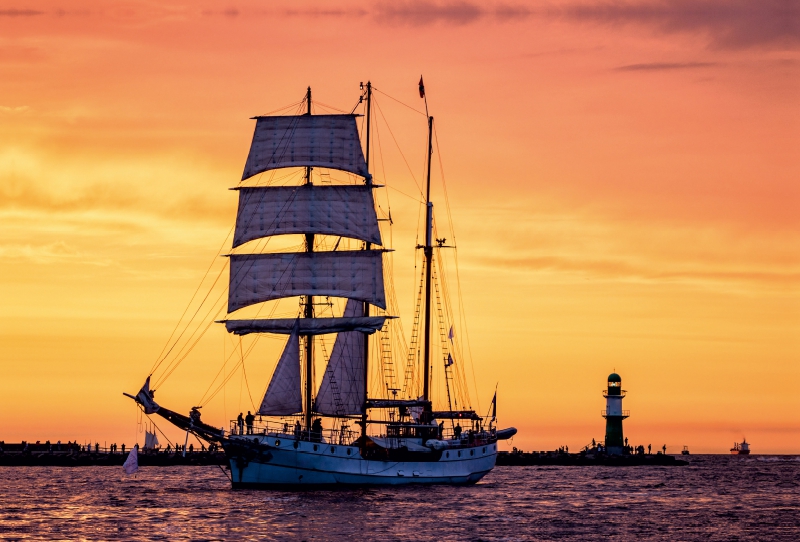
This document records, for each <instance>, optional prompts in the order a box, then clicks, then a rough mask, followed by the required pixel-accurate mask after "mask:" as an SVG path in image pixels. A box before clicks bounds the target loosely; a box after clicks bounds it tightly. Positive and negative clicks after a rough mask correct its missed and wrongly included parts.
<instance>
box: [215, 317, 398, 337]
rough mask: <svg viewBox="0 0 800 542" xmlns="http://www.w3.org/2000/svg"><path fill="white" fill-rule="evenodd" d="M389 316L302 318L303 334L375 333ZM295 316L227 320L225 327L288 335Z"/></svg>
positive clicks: (242, 331)
mask: <svg viewBox="0 0 800 542" xmlns="http://www.w3.org/2000/svg"><path fill="white" fill-rule="evenodd" d="M387 318H388V316H356V317H353V318H345V317H342V318H300V320H299V322H300V325H299V330H300V334H301V335H325V334H327V333H341V332H343V331H359V332H361V333H369V334H372V333H375V332H376V331H378V330H379V329H380V328H382V327H383V323H384V322H385V321H386V319H387ZM295 322H296V320H295V319H294V318H272V319H266V318H265V319H261V320H225V327H226V328H227V330H228V331H229V332H230V333H234V334H236V335H247V334H248V333H278V334H283V335H288V334H289V333H291V332H292V330H293V329H294V325H295Z"/></svg>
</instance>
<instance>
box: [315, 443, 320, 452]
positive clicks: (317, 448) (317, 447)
mask: <svg viewBox="0 0 800 542" xmlns="http://www.w3.org/2000/svg"><path fill="white" fill-rule="evenodd" d="M317 450H319V446H317V445H316V444H315V445H314V451H315V452H316V451H317Z"/></svg>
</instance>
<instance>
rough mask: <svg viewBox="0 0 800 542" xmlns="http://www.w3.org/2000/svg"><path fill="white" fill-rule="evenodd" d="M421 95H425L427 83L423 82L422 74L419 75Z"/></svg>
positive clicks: (421, 96)
mask: <svg viewBox="0 0 800 542" xmlns="http://www.w3.org/2000/svg"><path fill="white" fill-rule="evenodd" d="M419 97H420V98H424V97H425V84H424V83H423V82H422V76H421V75H420V76H419Z"/></svg>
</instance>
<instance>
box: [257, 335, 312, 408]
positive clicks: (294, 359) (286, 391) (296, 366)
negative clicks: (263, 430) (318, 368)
mask: <svg viewBox="0 0 800 542" xmlns="http://www.w3.org/2000/svg"><path fill="white" fill-rule="evenodd" d="M302 411H303V397H302V395H301V392H300V335H299V332H298V325H297V324H295V329H293V330H292V334H291V335H289V340H288V341H287V342H286V347H285V348H284V349H283V354H281V359H280V360H278V365H277V366H276V367H275V372H274V373H272V380H270V382H269V386H268V387H267V393H265V394H264V400H263V401H261V407H260V408H259V409H258V413H259V414H261V415H262V416H289V415H291V414H297V413H298V412H302Z"/></svg>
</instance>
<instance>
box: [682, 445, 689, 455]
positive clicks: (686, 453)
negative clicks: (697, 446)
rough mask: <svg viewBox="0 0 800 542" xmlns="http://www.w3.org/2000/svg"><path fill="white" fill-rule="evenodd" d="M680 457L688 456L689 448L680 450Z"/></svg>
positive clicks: (685, 447)
mask: <svg viewBox="0 0 800 542" xmlns="http://www.w3.org/2000/svg"><path fill="white" fill-rule="evenodd" d="M681 455H689V447H688V446H684V447H683V450H681Z"/></svg>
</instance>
